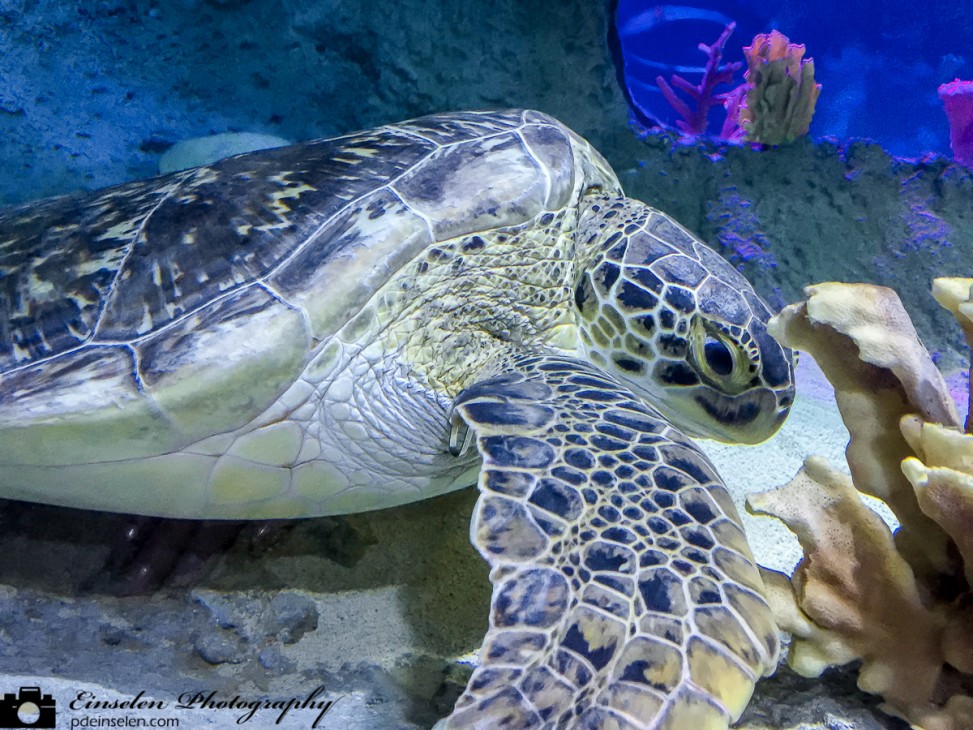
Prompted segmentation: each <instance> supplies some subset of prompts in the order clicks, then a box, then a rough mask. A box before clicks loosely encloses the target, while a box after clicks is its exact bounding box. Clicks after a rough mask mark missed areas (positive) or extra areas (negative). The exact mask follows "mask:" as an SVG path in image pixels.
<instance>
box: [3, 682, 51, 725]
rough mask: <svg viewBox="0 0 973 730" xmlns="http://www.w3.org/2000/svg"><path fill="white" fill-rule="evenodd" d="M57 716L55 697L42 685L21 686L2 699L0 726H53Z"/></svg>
mask: <svg viewBox="0 0 973 730" xmlns="http://www.w3.org/2000/svg"><path fill="white" fill-rule="evenodd" d="M55 716H56V711H55V702H54V698H53V697H52V696H51V695H46V694H42V693H41V688H40V687H21V688H20V691H19V692H17V694H13V693H12V692H7V693H6V694H4V696H3V700H0V728H22V727H27V728H53V727H55Z"/></svg>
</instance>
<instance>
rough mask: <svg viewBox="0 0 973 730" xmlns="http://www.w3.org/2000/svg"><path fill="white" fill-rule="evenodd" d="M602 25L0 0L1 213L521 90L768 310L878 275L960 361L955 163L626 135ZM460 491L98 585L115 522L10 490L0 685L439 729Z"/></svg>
mask: <svg viewBox="0 0 973 730" xmlns="http://www.w3.org/2000/svg"><path fill="white" fill-rule="evenodd" d="M610 19H611V9H610V6H609V5H608V4H606V3H602V2H596V1H593V0H563V1H562V2H549V1H548V0H439V1H437V2H435V3H430V2H423V1H422V0H397V2H392V3H389V2H371V1H369V2H355V1H353V0H330V1H328V0H320V1H315V2H312V1H311V0H250V1H249V2H248V1H247V0H236V1H234V0H207V1H202V0H171V1H170V2H153V1H148V0H143V1H139V2H135V1H126V0H98V1H94V2H86V3H63V2H55V1H54V0H0V171H2V174H0V205H2V204H17V203H22V202H26V201H30V200H33V199H35V198H39V197H43V196H47V195H54V194H61V193H66V192H70V191H73V190H77V189H81V188H86V189H92V188H97V187H101V186H105V185H111V184H114V183H119V182H123V181H126V180H130V179H134V178H140V177H146V176H150V175H152V174H154V173H155V171H156V170H157V167H158V161H159V157H160V155H161V154H162V153H163V152H165V151H166V150H167V149H168V148H169V147H170V146H171V145H172V144H173V143H175V142H177V141H180V140H184V139H188V138H193V137H199V136H203V135H209V134H214V133H220V132H227V131H247V132H259V133H269V134H274V135H277V136H281V137H285V138H288V139H293V140H298V139H308V138H313V137H322V136H328V135H332V134H338V133H343V132H347V131H350V130H353V129H358V128H363V127H369V126H373V125H376V124H381V123H385V122H391V121H395V120H399V119H403V118H407V117H411V116H417V115H421V114H426V113H430V112H434V111H441V110H447V109H460V108H487V107H505V106H527V107H533V108H537V109H540V110H542V111H545V112H548V113H551V114H553V115H555V116H557V117H558V118H560V119H561V120H563V121H564V122H565V123H567V124H568V125H570V126H571V127H573V128H574V129H575V130H577V131H578V132H579V133H581V134H582V135H584V136H586V137H587V138H589V139H590V140H591V141H592V142H593V143H594V144H595V145H596V146H597V147H598V148H599V149H601V151H602V152H603V153H604V154H605V155H606V156H607V157H608V159H609V160H610V162H611V163H612V164H613V165H614V166H615V169H616V170H617V171H618V173H619V176H620V178H621V179H622V181H623V183H624V185H625V186H626V189H627V190H628V192H629V194H630V195H632V196H633V197H638V198H641V199H643V200H646V201H648V202H650V203H651V204H653V205H656V206H657V207H659V208H662V209H664V210H666V211H667V212H669V213H670V214H672V215H674V216H675V217H676V218H677V219H679V220H680V221H681V222H682V223H683V224H685V225H686V226H687V227H689V228H690V229H692V230H694V231H695V232H697V233H698V234H699V235H701V236H702V237H703V238H704V239H705V240H707V241H709V242H710V243H711V244H712V245H714V246H715V247H717V248H718V249H720V250H721V251H722V252H723V253H724V254H725V255H727V256H728V257H729V258H730V259H731V260H733V261H734V262H735V263H737V264H738V265H739V266H740V268H741V269H742V270H743V271H744V272H745V273H746V274H747V275H748V276H749V277H750V278H751V279H752V280H753V281H754V282H755V283H756V285H757V287H758V288H759V289H760V290H761V291H762V292H763V293H764V294H765V295H766V296H768V298H770V299H772V300H773V301H775V302H777V303H783V302H785V301H790V300H793V299H796V298H797V297H798V295H799V292H800V290H801V288H802V287H803V286H805V285H806V284H808V283H812V282H815V281H821V280H830V279H837V280H845V281H870V282H877V283H882V284H885V285H889V286H893V287H894V288H896V289H897V290H898V291H899V292H900V293H901V295H902V297H903V300H904V301H905V304H906V307H907V308H908V309H909V311H910V314H911V315H912V317H913V319H914V321H915V322H916V323H917V326H918V327H919V328H920V331H921V333H922V335H923V338H924V340H925V341H926V342H927V344H929V345H930V346H931V347H932V348H934V349H936V350H937V351H939V352H940V353H941V354H942V356H943V363H944V364H945V365H947V366H950V367H952V366H957V365H959V364H960V363H961V359H960V356H959V355H958V352H957V348H958V343H959V342H960V335H959V332H958V331H956V330H954V329H953V327H954V325H952V324H951V322H950V318H949V316H948V315H946V314H945V313H942V314H941V313H940V312H939V310H938V307H937V306H936V305H935V304H934V303H933V301H932V299H931V297H930V296H929V295H928V287H929V280H930V279H931V278H932V277H933V276H935V275H948V274H956V275H960V274H965V275H968V274H969V272H970V270H971V269H973V207H971V205H970V200H971V193H973V178H971V176H970V173H969V172H968V171H967V170H966V169H964V168H960V167H957V166H954V165H952V164H950V163H949V161H948V160H945V159H942V158H936V157H930V158H929V159H924V160H921V161H918V162H904V161H898V160H895V159H893V158H891V157H889V156H888V155H887V154H886V153H885V152H884V151H883V150H882V149H881V148H880V147H878V146H876V145H871V144H868V143H864V142H853V141H847V140H842V141H837V140H830V141H820V140H818V141H812V140H809V139H808V140H802V141H799V142H798V143H796V144H794V145H791V146H789V147H786V148H781V149H768V150H759V149H754V148H751V147H749V146H743V147H726V146H722V145H719V144H715V143H708V142H703V143H698V144H680V143H678V142H677V141H676V140H675V139H674V137H672V136H671V135H667V134H663V133H650V134H647V135H646V134H643V135H639V134H636V131H635V130H633V128H632V127H631V125H630V123H629V111H628V106H627V102H626V99H625V97H624V95H623V93H622V91H621V88H620V86H619V84H618V82H617V76H618V70H617V67H616V65H615V60H614V59H613V56H612V50H611V42H610V40H611V22H610ZM701 40H705V39H701ZM823 93H824V94H827V93H828V91H827V89H825V90H824V91H823ZM811 131H812V135H813V132H814V127H813V125H812V130H811ZM778 476H779V477H780V479H779V480H778V481H783V480H785V479H786V478H787V477H789V476H790V474H781V475H778ZM753 486H754V488H760V487H766V486H770V484H769V483H768V484H754V485H753ZM475 496H476V495H475V492H474V491H473V490H469V491H466V492H463V493H458V494H455V495H452V496H448V497H445V498H441V499H438V500H433V501H429V502H425V503H422V504H419V505H414V506H411V507H406V508H403V509H398V510H394V511H388V512H382V513H376V514H372V515H362V516H355V517H351V518H348V519H328V520H314V521H307V522H305V523H301V524H300V525H297V526H293V527H291V528H281V529H278V530H275V531H271V533H270V537H269V538H268V537H267V536H266V535H262V533H261V534H257V532H256V529H255V528H252V527H251V528H247V530H245V532H244V534H243V536H242V537H240V538H239V539H236V540H235V541H228V542H230V547H225V546H221V547H220V548H219V549H218V550H216V551H215V555H213V556H211V557H207V556H208V555H209V554H210V553H212V552H214V551H213V550H210V549H209V548H206V549H200V550H199V555H197V557H196V558H193V557H190V558H189V559H188V561H185V562H184V564H182V565H181V566H180V567H178V568H177V569H176V571H175V575H174V576H171V577H170V579H169V581H168V582H167V584H166V586H165V587H163V588H162V589H160V590H155V591H149V592H148V593H145V594H143V595H140V596H136V597H116V596H114V595H112V594H113V593H114V592H116V590H117V588H118V585H119V583H118V581H117V579H106V578H104V576H102V577H101V578H99V577H98V576H99V575H100V574H101V573H102V572H103V571H102V568H103V566H104V565H105V563H106V561H110V560H115V561H116V562H118V561H117V558H115V557H113V556H116V555H117V553H118V551H119V549H120V548H119V543H118V540H117V539H116V536H117V535H124V534H125V531H126V529H127V528H128V527H129V526H130V521H129V520H128V518H124V517H116V516H108V515H99V514H93V513H78V512H73V511H69V510H62V509H56V508H51V507H41V506H27V505H18V504H13V503H0V692H2V691H13V690H15V689H16V687H15V686H13V685H14V684H16V683H17V682H21V681H22V683H26V684H38V683H41V684H43V685H44V688H45V690H46V691H51V690H52V688H55V687H60V688H61V689H62V690H63V691H64V692H67V693H68V694H66V695H65V694H62V695H59V697H67V696H73V689H76V688H77V687H78V686H80V685H81V684H82V683H90V686H91V687H94V688H96V689H93V690H91V691H96V692H97V693H99V695H104V696H108V695H109V694H110V693H111V692H112V691H114V692H120V693H122V694H123V695H131V694H134V693H136V692H138V691H140V690H144V691H146V692H147V693H154V694H155V695H156V696H158V697H165V698H171V697H173V696H174V695H176V694H178V693H181V692H184V691H190V690H191V691H196V690H202V689H207V688H209V689H218V690H221V691H225V692H228V693H232V692H241V693H245V694H247V695H249V696H254V695H256V696H272V697H281V696H290V695H292V694H293V695H296V696H304V695H305V694H307V692H309V691H311V690H312V689H313V688H314V687H316V686H318V685H324V686H325V687H326V688H327V691H328V692H329V693H330V694H331V696H333V697H341V698H342V699H341V700H340V701H339V703H338V705H336V708H335V710H334V712H335V713H339V710H340V714H334V715H329V718H330V720H331V722H333V723H334V724H333V725H331V726H333V727H348V728H357V727H360V728H384V727H427V726H429V725H430V724H431V722H432V721H433V720H434V719H435V718H436V717H437V716H440V715H442V714H444V713H445V712H446V711H447V710H448V707H449V706H450V705H451V702H452V700H453V699H454V698H455V696H456V694H457V692H458V690H459V687H460V685H461V684H462V683H463V681H464V678H463V671H464V670H463V666H462V665H461V664H456V663H455V657H456V656H458V655H462V654H463V653H465V652H469V651H470V650H472V649H474V648H475V647H476V646H477V644H478V642H479V640H480V638H481V637H482V633H483V631H484V630H485V626H486V608H487V604H488V596H489V586H488V582H487V578H486V570H485V566H484V565H483V564H482V562H481V561H480V559H479V558H478V557H477V556H476V555H475V553H474V552H473V550H472V549H471V548H470V547H469V545H468V539H467V535H468V520H469V514H470V510H471V508H472V503H473V500H474V499H475ZM141 529H142V532H145V531H146V530H148V529H149V528H148V527H146V526H145V525H143V526H142V528H141ZM158 529H159V530H161V532H159V533H158V534H159V535H161V537H159V538H157V540H156V543H155V544H156V545H157V547H156V548H154V549H155V550H156V552H158V551H160V550H161V551H162V552H163V553H165V549H164V547H163V548H159V547H158V545H159V544H161V545H163V546H165V544H166V542H167V539H166V537H165V536H166V534H170V535H182V534H183V533H185V532H186V530H185V529H183V528H181V527H179V526H174V525H173V524H172V523H167V524H166V525H163V526H161V527H160V528H158ZM167 531H168V532H167ZM197 537H198V536H197ZM172 539H173V540H175V537H173V538H172ZM180 539H182V538H180ZM121 544H122V545H123V548H122V551H123V552H124V550H125V549H127V548H125V547H124V545H125V542H124V540H123V541H122V543H121ZM149 544H152V543H151V540H150V543H149ZM190 555H191V556H192V553H190ZM135 567H136V572H137V567H138V566H137V565H136V566H135ZM122 585H124V583H123V584H122ZM57 682H60V683H61V684H57ZM7 685H10V686H9V687H8V686H7ZM86 686H87V685H86ZM760 693H761V694H760V696H758V698H757V699H756V700H755V702H754V704H753V706H752V707H751V709H750V710H748V715H747V717H748V722H749V723H750V724H749V725H748V727H752V728H758V727H759V728H777V727H785V726H787V727H790V726H798V725H799V724H800V723H801V722H807V723H818V724H817V725H814V726H815V727H829V728H846V727H856V728H879V727H898V726H897V725H895V723H894V721H892V720H890V719H888V718H886V717H885V716H883V715H881V714H880V713H877V712H876V711H875V710H874V702H872V701H871V700H868V699H867V698H864V697H863V696H861V695H859V694H858V693H856V692H855V690H854V683H853V679H851V678H849V677H848V676H847V675H840V674H839V675H836V676H834V677H832V678H831V679H830V680H829V681H828V682H825V683H820V682H817V681H815V682H813V683H812V682H804V681H802V680H799V679H797V678H795V677H793V676H791V675H788V674H787V673H786V672H783V673H781V674H780V675H778V677H776V678H775V679H774V680H772V681H771V682H768V683H765V684H764V685H763V686H762V688H761V690H760ZM62 704H63V703H62ZM206 717H207V718H208V719H207V720H206V722H207V723H213V722H217V723H219V722H222V720H224V719H225V720H227V726H230V725H232V724H233V720H234V719H235V715H233V716H232V717H230V716H229V715H228V714H225V713H224V714H222V715H221V714H220V713H210V714H209V715H206ZM213 718H221V719H220V720H214V719H213ZM338 718H340V719H338ZM200 722H202V721H200ZM285 726H286V725H285ZM294 726H295V727H298V726H299V727H307V726H308V723H307V718H306V716H305V715H301V717H300V723H299V724H297V725H294ZM328 726H329V725H327V724H326V723H322V727H328Z"/></svg>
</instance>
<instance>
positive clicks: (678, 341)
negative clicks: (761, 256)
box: [574, 199, 794, 443]
mask: <svg viewBox="0 0 973 730" xmlns="http://www.w3.org/2000/svg"><path fill="white" fill-rule="evenodd" d="M582 231H583V233H584V234H586V237H587V239H588V240H590V241H591V242H592V244H593V245H594V246H596V247H597V250H598V252H597V253H596V254H595V255H594V257H593V259H592V260H591V263H590V265H588V266H587V267H585V269H584V271H583V272H582V274H581V276H580V278H579V280H578V283H577V285H576V287H575V297H574V300H575V305H576V307H577V311H578V314H579V317H578V323H579V328H578V329H579V336H580V340H581V347H582V348H583V350H584V351H585V352H586V354H587V355H588V357H589V358H590V359H591V360H592V361H593V362H594V363H596V364H597V365H599V366H601V367H603V368H605V369H607V370H609V371H611V372H612V373H614V374H615V375H616V376H617V377H619V378H620V379H621V380H622V381H623V382H625V383H626V384H627V385H628V386H629V387H631V388H632V389H633V390H635V391H636V392H637V393H639V394H640V395H642V396H643V397H645V399H646V400H647V401H648V402H649V403H651V404H652V405H654V406H655V407H656V408H658V409H659V410H660V411H661V412H662V413H663V415H665V416H666V417H668V418H669V419H670V420H671V421H672V423H673V424H674V425H676V426H678V427H679V428H681V429H682V430H684V431H686V432H687V433H690V434H692V435H695V436H702V437H706V438H715V439H718V440H720V441H727V442H736V443H759V442H760V441H763V440H765V439H767V438H769V437H770V436H771V435H772V434H773V433H774V432H775V431H776V430H777V429H778V428H779V427H780V425H781V424H782V423H783V422H784V419H785V417H786V416H787V413H788V411H789V409H790V406H791V403H792V402H793V400H794V358H793V353H792V352H791V351H790V350H789V349H787V348H785V347H782V346H781V345H780V344H778V343H777V341H776V340H774V339H773V338H772V337H771V336H770V334H769V333H768V332H767V322H768V320H769V319H770V317H771V316H772V315H771V311H770V309H769V308H768V306H767V305H766V304H765V303H764V301H763V300H762V299H761V298H760V297H759V296H758V295H757V294H756V292H754V290H753V288H752V287H751V286H750V284H749V283H748V282H747V281H746V279H744V278H743V276H741V275H740V273H739V272H737V271H736V269H734V268H733V267H732V266H731V265H730V264H729V263H728V262H727V261H726V260H725V259H723V258H722V257H720V256H719V255H718V254H717V253H716V252H715V251H713V250H712V249H710V248H709V247H708V246H706V245H705V244H703V243H702V242H700V241H699V240H698V239H696V238H695V237H694V236H692V234H690V233H689V232H688V231H686V230H685V229H684V228H682V227H681V226H679V225H678V224H677V223H675V221H673V220H672V219H671V218H669V217H668V216H666V215H665V214H663V213H660V212H659V211H656V210H653V209H651V208H648V207H647V206H645V205H643V204H642V203H639V202H638V201H633V200H627V199H616V200H615V201H611V200H606V201H605V202H604V203H601V204H598V203H596V204H595V205H594V206H592V209H591V210H589V212H588V213H587V214H586V216H585V218H584V219H582ZM599 243H600V245H599Z"/></svg>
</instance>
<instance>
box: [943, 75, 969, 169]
mask: <svg viewBox="0 0 973 730" xmlns="http://www.w3.org/2000/svg"><path fill="white" fill-rule="evenodd" d="M938 91H939V99H940V100H941V101H942V102H943V107H944V108H945V109H946V119H948V120H949V146H950V148H952V150H953V159H955V160H956V161H957V162H959V163H961V164H963V165H966V166H967V167H973V81H960V80H959V79H956V80H955V81H951V82H949V83H948V84H943V85H942V86H940V87H939V89H938Z"/></svg>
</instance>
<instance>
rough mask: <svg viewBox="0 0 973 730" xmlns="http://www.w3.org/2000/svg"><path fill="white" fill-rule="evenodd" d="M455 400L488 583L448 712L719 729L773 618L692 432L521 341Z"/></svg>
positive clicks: (763, 669) (501, 720)
mask: <svg viewBox="0 0 973 730" xmlns="http://www.w3.org/2000/svg"><path fill="white" fill-rule="evenodd" d="M456 408H457V412H458V414H459V416H461V417H462V419H463V420H464V421H465V422H466V423H467V424H468V425H469V427H470V428H471V429H472V430H473V431H474V432H475V434H476V440H477V447H478V449H479V451H480V453H481V454H482V455H483V469H482V471H481V473H480V480H479V487H480V491H481V497H480V499H479V501H478V502H477V506H476V511H475V514H474V522H473V527H472V535H473V540H474V542H475V544H476V545H477V548H478V549H479V550H480V553H481V554H482V555H483V556H484V558H486V560H487V562H489V564H490V566H491V573H490V579H491V581H492V582H493V600H492V605H491V611H490V628H489V631H488V632H487V635H486V639H485V641H484V643H483V648H482V649H481V650H480V661H479V667H478V668H477V670H476V671H475V672H474V674H473V677H472V679H471V680H470V683H469V686H468V687H467V689H466V692H465V694H464V695H463V696H462V697H461V698H460V700H459V701H458V702H457V705H456V709H455V711H454V714H453V715H452V716H451V717H450V718H449V719H448V720H447V721H445V722H444V723H443V726H444V727H448V728H470V727H477V728H572V729H573V728H604V729H607V728H613V729H617V730H623V729H626V730H627V729H631V730H635V729H637V728H642V729H645V728H653V729H655V728H668V729H670V730H684V729H688V728H693V729H694V730H695V729H696V728H726V726H727V723H728V722H729V721H730V720H733V719H736V718H737V717H738V716H739V714H740V713H741V712H742V711H743V708H744V707H745V706H746V703H747V702H748V701H749V699H750V695H751V692H752V690H753V685H754V682H755V681H756V679H757V678H758V677H760V676H761V675H762V674H764V673H767V672H769V671H770V670H772V669H773V667H774V666H775V660H776V655H777V649H778V640H777V628H776V625H775V624H774V621H773V617H772V615H771V612H770V609H769V607H768V606H767V603H766V601H765V600H764V598H763V584H762V582H761V579H760V576H759V574H758V573H757V570H756V567H755V566H754V563H753V557H752V556H751V554H750V550H749V548H748V547H747V542H746V539H745V537H744V534H743V531H742V527H741V525H740V518H739V516H738V515H737V513H736V509H735V508H734V506H733V502H732V501H731V499H730V496H729V494H728V493H727V491H726V488H725V487H724V486H723V484H722V482H721V481H720V478H719V476H718V475H717V474H716V471H715V469H714V468H713V466H712V465H711V464H710V462H709V461H708V460H707V459H706V457H705V456H704V455H703V454H702V453H701V452H700V451H699V449H698V447H697V446H695V444H693V443H692V442H691V441H689V440H688V439H686V437H685V436H683V435H682V434H681V433H680V432H679V431H678V430H677V429H675V428H674V427H672V426H671V425H670V424H668V423H667V422H666V420H665V419H664V418H663V417H662V416H661V415H660V414H659V412H658V411H656V410H655V409H653V408H651V407H650V406H647V405H646V404H645V403H644V402H643V401H642V400H641V399H639V398H638V397H637V396H636V395H635V394H634V393H632V392H631V391H630V390H629V389H627V388H625V387H623V386H621V385H619V384H618V383H617V382H616V381H615V380H613V379H612V378H610V377H607V376H606V375H605V374H604V372H603V371H601V370H599V369H597V368H595V367H592V366H591V365H589V364H587V363H583V362H580V361H578V360H576V359H573V358H564V357H559V356H551V355H546V356H545V355H530V354H527V355H524V356H523V357H519V358H515V359H514V360H513V361H512V362H511V363H510V364H509V369H508V372H507V373H506V374H504V375H499V376H497V377H495V378H492V379H490V380H486V381H483V382H480V383H477V384H476V385H473V386H472V387H470V388H468V389H467V390H465V391H464V392H463V393H461V394H460V396H459V398H458V399H457V401H456Z"/></svg>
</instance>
